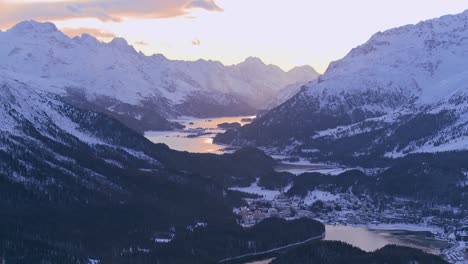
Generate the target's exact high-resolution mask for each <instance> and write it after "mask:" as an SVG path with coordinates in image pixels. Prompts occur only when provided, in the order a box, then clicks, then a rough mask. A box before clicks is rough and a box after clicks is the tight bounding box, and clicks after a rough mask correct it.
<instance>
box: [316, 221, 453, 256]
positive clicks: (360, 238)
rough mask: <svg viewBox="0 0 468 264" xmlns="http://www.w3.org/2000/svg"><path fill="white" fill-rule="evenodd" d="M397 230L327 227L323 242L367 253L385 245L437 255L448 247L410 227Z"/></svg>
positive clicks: (423, 232) (428, 233)
mask: <svg viewBox="0 0 468 264" xmlns="http://www.w3.org/2000/svg"><path fill="white" fill-rule="evenodd" d="M403 228H404V227H401V229H403ZM398 229H399V228H397V229H395V230H383V229H382V230H379V229H369V228H367V227H356V226H341V225H336V226H335V225H327V226H326V234H325V240H338V241H343V242H346V243H348V244H351V245H353V246H356V247H358V248H360V249H362V250H365V251H368V252H371V251H375V250H377V249H380V248H382V247H384V246H386V245H400V246H407V247H413V248H418V249H421V250H423V251H425V252H428V253H432V254H436V255H439V254H440V253H441V251H442V249H444V248H446V247H447V246H448V244H447V243H446V242H443V241H439V240H434V239H431V238H430V237H429V236H430V232H429V231H419V230H418V231H415V230H412V228H411V227H408V228H407V229H409V230H398Z"/></svg>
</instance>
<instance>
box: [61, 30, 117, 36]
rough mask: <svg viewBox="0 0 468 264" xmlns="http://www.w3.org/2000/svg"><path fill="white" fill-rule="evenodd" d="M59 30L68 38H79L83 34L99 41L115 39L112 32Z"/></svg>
mask: <svg viewBox="0 0 468 264" xmlns="http://www.w3.org/2000/svg"><path fill="white" fill-rule="evenodd" d="M60 30H61V31H62V32H63V33H65V34H66V35H68V36H70V37H76V36H81V35H83V34H84V33H86V34H89V35H92V36H94V37H96V38H99V39H111V38H115V37H116V35H115V34H114V33H112V32H105V31H102V30H99V29H96V28H61V29H60Z"/></svg>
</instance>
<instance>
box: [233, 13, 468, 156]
mask: <svg viewBox="0 0 468 264" xmlns="http://www.w3.org/2000/svg"><path fill="white" fill-rule="evenodd" d="M467 83H468V11H465V12H464V13H461V14H458V15H449V16H443V17H441V18H436V19H432V20H428V21H423V22H420V23H418V24H416V25H406V26H403V27H399V28H395V29H390V30H388V31H385V32H379V33H377V34H375V35H374V36H372V37H371V38H370V40H369V41H367V42H366V43H364V44H363V45H360V46H358V47H356V48H354V49H353V50H351V51H350V52H349V54H347V55H346V56H345V57H344V58H343V59H341V60H338V61H336V62H333V63H331V64H330V66H329V68H328V69H327V71H326V72H325V73H324V74H323V75H322V76H320V77H318V79H316V80H314V81H311V82H310V83H308V84H307V85H305V86H304V88H303V89H302V90H301V91H300V92H299V93H298V94H297V95H296V96H294V97H293V98H291V99H290V100H288V101H287V102H285V103H284V104H282V105H281V106H279V107H277V108H275V109H273V110H272V111H271V112H270V113H268V114H266V115H265V116H264V117H262V118H259V119H258V120H257V121H256V122H254V123H253V124H252V127H253V128H250V127H246V128H243V129H241V131H239V133H238V134H237V135H234V138H232V137H231V138H227V139H225V140H224V141H225V143H226V142H234V143H235V142H247V143H249V144H253V143H257V144H260V145H268V144H283V146H286V145H288V144H291V142H302V143H303V144H300V145H305V146H304V147H306V148H316V146H315V145H316V144H315V143H314V142H313V141H314V140H322V141H326V142H328V143H327V144H330V146H331V145H333V143H332V142H333V141H334V140H341V142H343V140H345V139H347V138H349V139H350V142H352V140H351V138H353V139H354V140H364V139H366V140H367V141H365V142H362V143H363V144H360V145H356V147H363V146H366V148H365V149H364V148H363V149H359V150H356V152H355V153H354V155H358V154H359V155H360V154H362V153H372V149H374V147H376V148H378V145H379V144H384V145H385V144H387V145H388V144H396V145H394V146H393V147H394V149H395V150H396V149H398V150H397V151H396V152H395V151H394V153H390V152H392V151H391V150H390V151H389V153H387V155H389V156H395V155H396V156H402V155H406V154H408V153H419V152H439V151H450V150H466V149H468V134H467V131H468V122H467V117H466V116H467V115H468V114H467V113H468V107H467V102H468V85H467ZM291 116H295V117H297V118H298V119H300V121H298V120H292V119H291V118H289V117H291ZM248 129H257V130H259V131H262V132H261V133H262V134H263V135H264V137H269V138H272V139H269V140H263V141H262V139H261V138H253V137H252V136H251V135H252V134H259V133H260V132H259V133H252V131H249V133H246V134H243V131H242V130H248ZM270 131H284V132H282V133H278V132H270ZM269 133H271V135H269ZM377 134H378V136H377ZM243 137H244V138H243ZM374 137H376V138H374ZM402 138H404V139H403V140H402ZM317 145H319V144H317ZM371 145H372V146H371ZM387 145H385V146H384V147H385V148H389V147H392V146H391V145H388V146H387ZM322 146H323V145H322ZM299 147H300V146H299ZM380 149H381V148H380ZM321 151H329V150H325V149H323V150H321Z"/></svg>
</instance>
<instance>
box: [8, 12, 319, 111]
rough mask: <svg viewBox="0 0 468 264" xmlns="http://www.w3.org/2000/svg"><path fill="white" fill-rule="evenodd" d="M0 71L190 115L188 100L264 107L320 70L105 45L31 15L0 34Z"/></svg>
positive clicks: (121, 43)
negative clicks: (224, 61)
mask: <svg viewBox="0 0 468 264" xmlns="http://www.w3.org/2000/svg"><path fill="white" fill-rule="evenodd" d="M0 69H4V70H9V71H12V72H15V73H21V74H25V75H31V76H34V77H40V78H42V79H44V80H51V82H52V80H57V79H59V80H65V82H64V83H63V85H61V86H60V87H55V88H56V89H55V90H56V91H57V90H60V91H61V92H62V94H67V91H68V90H69V89H70V87H72V88H73V89H74V90H77V89H78V90H80V91H81V92H82V93H83V94H84V95H85V97H86V99H87V100H89V101H90V102H96V101H98V100H106V102H111V101H114V103H113V104H112V103H109V105H106V107H108V108H111V107H112V106H115V105H118V104H126V105H130V106H134V107H140V108H144V107H149V108H155V107H154V105H152V104H151V103H149V102H153V104H154V102H164V105H162V104H161V103H159V104H160V105H159V108H161V110H158V111H159V112H160V113H159V114H160V115H161V116H163V117H169V116H174V115H177V114H190V111H193V109H187V106H186V105H193V104H194V103H195V104H196V103H197V102H199V101H202V102H203V101H205V102H210V103H211V104H213V105H219V106H220V107H231V106H232V105H238V107H239V108H240V107H241V106H242V105H247V106H249V107H251V109H263V108H264V106H265V105H266V104H267V103H268V102H269V101H270V100H272V99H273V98H274V97H275V95H276V94H277V93H278V92H279V91H280V90H282V89H283V88H284V87H286V86H288V85H291V84H294V83H300V84H304V83H306V82H308V81H309V80H311V79H314V78H315V77H316V76H317V75H318V74H317V73H316V72H315V71H314V70H313V69H312V68H310V67H298V68H296V69H293V70H291V71H289V72H285V71H283V70H281V69H280V68H278V67H276V66H273V65H265V64H264V63H263V62H262V61H261V60H259V59H257V58H248V59H247V60H246V61H245V62H243V63H240V64H238V65H233V66H224V65H223V64H221V63H220V62H216V61H205V60H198V61H194V62H187V61H172V60H168V59H167V58H165V57H164V56H162V55H153V56H145V55H144V54H142V53H140V52H137V51H136V50H135V49H134V48H133V47H132V46H130V45H129V44H128V43H127V41H126V40H125V39H122V38H115V39H113V40H112V41H111V42H109V43H103V42H100V41H98V40H97V39H96V38H94V37H92V36H90V35H88V34H84V35H82V36H81V37H75V38H69V37H68V36H66V35H65V34H63V33H62V32H60V31H59V30H58V29H57V28H56V26H55V25H53V24H51V23H38V22H35V21H25V22H21V23H19V24H17V25H16V26H14V27H13V28H11V29H9V30H7V31H6V32H1V33H0ZM127 108H128V107H127ZM126 110H127V109H126ZM204 111H205V112H209V109H208V110H204ZM181 112H182V113H181ZM187 112H188V113H187ZM196 114H197V113H196V112H195V113H194V115H196ZM213 115H216V113H213Z"/></svg>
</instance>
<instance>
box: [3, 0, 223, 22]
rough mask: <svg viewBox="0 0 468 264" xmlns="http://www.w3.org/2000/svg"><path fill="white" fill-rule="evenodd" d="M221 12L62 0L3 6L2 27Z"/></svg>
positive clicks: (184, 2)
mask: <svg viewBox="0 0 468 264" xmlns="http://www.w3.org/2000/svg"><path fill="white" fill-rule="evenodd" d="M194 8H201V9H205V10H208V11H222V9H221V8H220V7H219V6H218V5H217V4H216V3H215V2H214V0H114V1H108V0H84V1H80V0H63V1H60V2H47V1H46V0H44V2H30V3H25V2H22V3H21V2H19V3H10V2H8V3H0V25H13V24H15V23H17V22H19V21H23V20H30V19H33V20H39V21H57V20H67V19H74V18H97V19H99V20H101V21H114V22H119V21H121V20H122V19H123V18H128V17H132V18H168V17H176V16H182V15H186V14H187V13H188V11H189V10H190V9H194Z"/></svg>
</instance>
